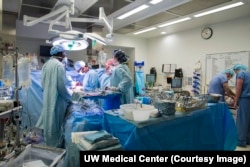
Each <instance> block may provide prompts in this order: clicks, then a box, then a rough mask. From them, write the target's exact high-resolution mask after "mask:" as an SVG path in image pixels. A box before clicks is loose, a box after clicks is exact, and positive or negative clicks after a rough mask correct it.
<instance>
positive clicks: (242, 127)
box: [236, 97, 250, 147]
mask: <svg viewBox="0 0 250 167" xmlns="http://www.w3.org/2000/svg"><path fill="white" fill-rule="evenodd" d="M249 104H250V97H248V98H240V99H239V109H238V111H237V119H236V126H237V131H238V146H243V147H245V146H246V145H247V144H248V145H249V144H250V109H249V107H250V106H249Z"/></svg>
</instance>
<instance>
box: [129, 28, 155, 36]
mask: <svg viewBox="0 0 250 167" xmlns="http://www.w3.org/2000/svg"><path fill="white" fill-rule="evenodd" d="M155 29H156V27H152V28H148V29H145V30H142V31H138V32H135V33H134V34H135V35H137V34H142V33H144V32H148V31H152V30H155Z"/></svg>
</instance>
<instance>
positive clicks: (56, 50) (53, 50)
mask: <svg viewBox="0 0 250 167" xmlns="http://www.w3.org/2000/svg"><path fill="white" fill-rule="evenodd" d="M64 51H65V49H64V48H63V47H62V46H60V45H55V46H53V47H52V48H51V49H50V54H51V55H56V54H57V53H59V52H64Z"/></svg>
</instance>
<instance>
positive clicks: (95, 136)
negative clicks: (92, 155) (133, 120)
mask: <svg viewBox="0 0 250 167" xmlns="http://www.w3.org/2000/svg"><path fill="white" fill-rule="evenodd" d="M110 138H112V135H111V134H109V133H107V131H105V130H100V131H97V132H96V133H90V134H86V135H84V139H85V140H87V141H88V142H89V143H91V144H93V143H96V142H99V141H101V140H107V139H110Z"/></svg>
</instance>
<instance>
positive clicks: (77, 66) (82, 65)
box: [74, 61, 85, 71]
mask: <svg viewBox="0 0 250 167" xmlns="http://www.w3.org/2000/svg"><path fill="white" fill-rule="evenodd" d="M84 66H85V63H84V61H77V62H75V64H74V68H75V69H76V71H79V70H80V69H81V68H82V67H84Z"/></svg>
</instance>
